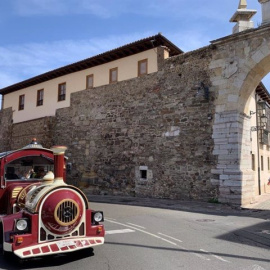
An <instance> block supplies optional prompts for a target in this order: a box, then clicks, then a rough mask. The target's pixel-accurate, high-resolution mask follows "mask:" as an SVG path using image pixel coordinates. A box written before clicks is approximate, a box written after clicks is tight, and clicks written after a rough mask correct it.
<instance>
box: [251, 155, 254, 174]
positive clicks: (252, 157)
mask: <svg viewBox="0 0 270 270" xmlns="http://www.w3.org/2000/svg"><path fill="white" fill-rule="evenodd" d="M251 166H252V170H253V171H255V155H254V154H252V155H251Z"/></svg>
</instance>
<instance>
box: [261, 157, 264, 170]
mask: <svg viewBox="0 0 270 270" xmlns="http://www.w3.org/2000/svg"><path fill="white" fill-rule="evenodd" d="M261 170H262V171H263V170H264V168H263V156H261Z"/></svg>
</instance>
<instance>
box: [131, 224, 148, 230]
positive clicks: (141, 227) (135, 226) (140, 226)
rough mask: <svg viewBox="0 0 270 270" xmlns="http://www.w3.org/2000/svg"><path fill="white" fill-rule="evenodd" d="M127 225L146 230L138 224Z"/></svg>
mask: <svg viewBox="0 0 270 270" xmlns="http://www.w3.org/2000/svg"><path fill="white" fill-rule="evenodd" d="M127 224H129V225H132V226H135V227H138V228H141V229H145V227H143V226H140V225H137V224H133V223H127Z"/></svg>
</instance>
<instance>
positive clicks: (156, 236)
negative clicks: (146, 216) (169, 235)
mask: <svg viewBox="0 0 270 270" xmlns="http://www.w3.org/2000/svg"><path fill="white" fill-rule="evenodd" d="M107 221H108V222H111V223H115V224H119V225H121V226H125V227H128V228H131V229H133V230H136V231H139V232H142V233H145V234H148V235H150V236H153V237H155V238H158V239H161V240H163V241H165V242H167V243H170V244H171V245H174V246H177V244H176V243H174V242H172V241H169V240H167V239H164V238H162V237H160V236H158V235H156V234H153V233H150V232H147V231H144V230H141V229H139V228H135V227H134V226H130V225H126V224H124V223H120V222H116V221H113V220H107Z"/></svg>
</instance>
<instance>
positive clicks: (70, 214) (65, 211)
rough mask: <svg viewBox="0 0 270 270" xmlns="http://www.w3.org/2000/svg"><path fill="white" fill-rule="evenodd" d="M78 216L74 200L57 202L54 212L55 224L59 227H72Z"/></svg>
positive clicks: (77, 208)
mask: <svg viewBox="0 0 270 270" xmlns="http://www.w3.org/2000/svg"><path fill="white" fill-rule="evenodd" d="M78 216H79V206H78V204H77V203H76V202H75V201H74V200H70V199H66V200H62V201H61V202H59V203H58V204H57V206H56V208H55V211H54V217H55V220H56V222H57V223H58V224H59V225H61V226H68V225H72V224H73V223H74V222H76V220H77V219H78Z"/></svg>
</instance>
